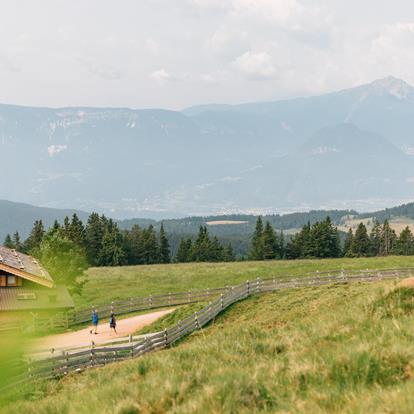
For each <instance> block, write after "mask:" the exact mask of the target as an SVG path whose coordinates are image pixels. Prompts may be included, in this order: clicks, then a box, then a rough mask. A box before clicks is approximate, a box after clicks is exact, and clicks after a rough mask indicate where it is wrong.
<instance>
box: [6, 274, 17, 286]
mask: <svg viewBox="0 0 414 414" xmlns="http://www.w3.org/2000/svg"><path fill="white" fill-rule="evenodd" d="M16 284H17V280H16V276H7V286H16Z"/></svg>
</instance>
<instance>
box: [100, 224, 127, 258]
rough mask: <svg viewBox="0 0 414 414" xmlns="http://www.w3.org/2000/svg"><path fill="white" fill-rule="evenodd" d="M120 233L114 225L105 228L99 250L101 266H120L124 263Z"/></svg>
mask: <svg viewBox="0 0 414 414" xmlns="http://www.w3.org/2000/svg"><path fill="white" fill-rule="evenodd" d="M123 246H124V243H123V240H122V234H121V232H120V231H119V229H118V227H117V226H116V225H114V226H111V227H110V230H109V228H107V229H105V233H104V236H103V239H102V248H101V250H100V252H99V264H100V265H101V266H122V265H123V264H125V259H126V254H125V251H124V249H123Z"/></svg>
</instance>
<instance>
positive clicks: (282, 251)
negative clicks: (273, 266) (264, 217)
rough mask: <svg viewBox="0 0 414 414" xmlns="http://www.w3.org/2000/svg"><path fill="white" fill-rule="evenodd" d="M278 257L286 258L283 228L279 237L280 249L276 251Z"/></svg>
mask: <svg viewBox="0 0 414 414" xmlns="http://www.w3.org/2000/svg"><path fill="white" fill-rule="evenodd" d="M276 258H277V259H284V258H285V235H284V233H283V230H281V232H280V236H279V239H278V249H277V253H276Z"/></svg>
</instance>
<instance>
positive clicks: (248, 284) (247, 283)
mask: <svg viewBox="0 0 414 414" xmlns="http://www.w3.org/2000/svg"><path fill="white" fill-rule="evenodd" d="M246 290H247V296H250V281H248V280H247V281H246Z"/></svg>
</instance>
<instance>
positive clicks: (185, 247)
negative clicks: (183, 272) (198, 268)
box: [175, 239, 193, 263]
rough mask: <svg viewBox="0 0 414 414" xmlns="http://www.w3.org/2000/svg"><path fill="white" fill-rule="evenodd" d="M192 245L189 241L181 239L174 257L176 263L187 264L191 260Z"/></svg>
mask: <svg viewBox="0 0 414 414" xmlns="http://www.w3.org/2000/svg"><path fill="white" fill-rule="evenodd" d="M192 245H193V242H192V241H191V239H181V241H180V244H179V246H178V251H177V255H176V257H175V261H176V262H177V263H188V262H190V261H191V260H192Z"/></svg>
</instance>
